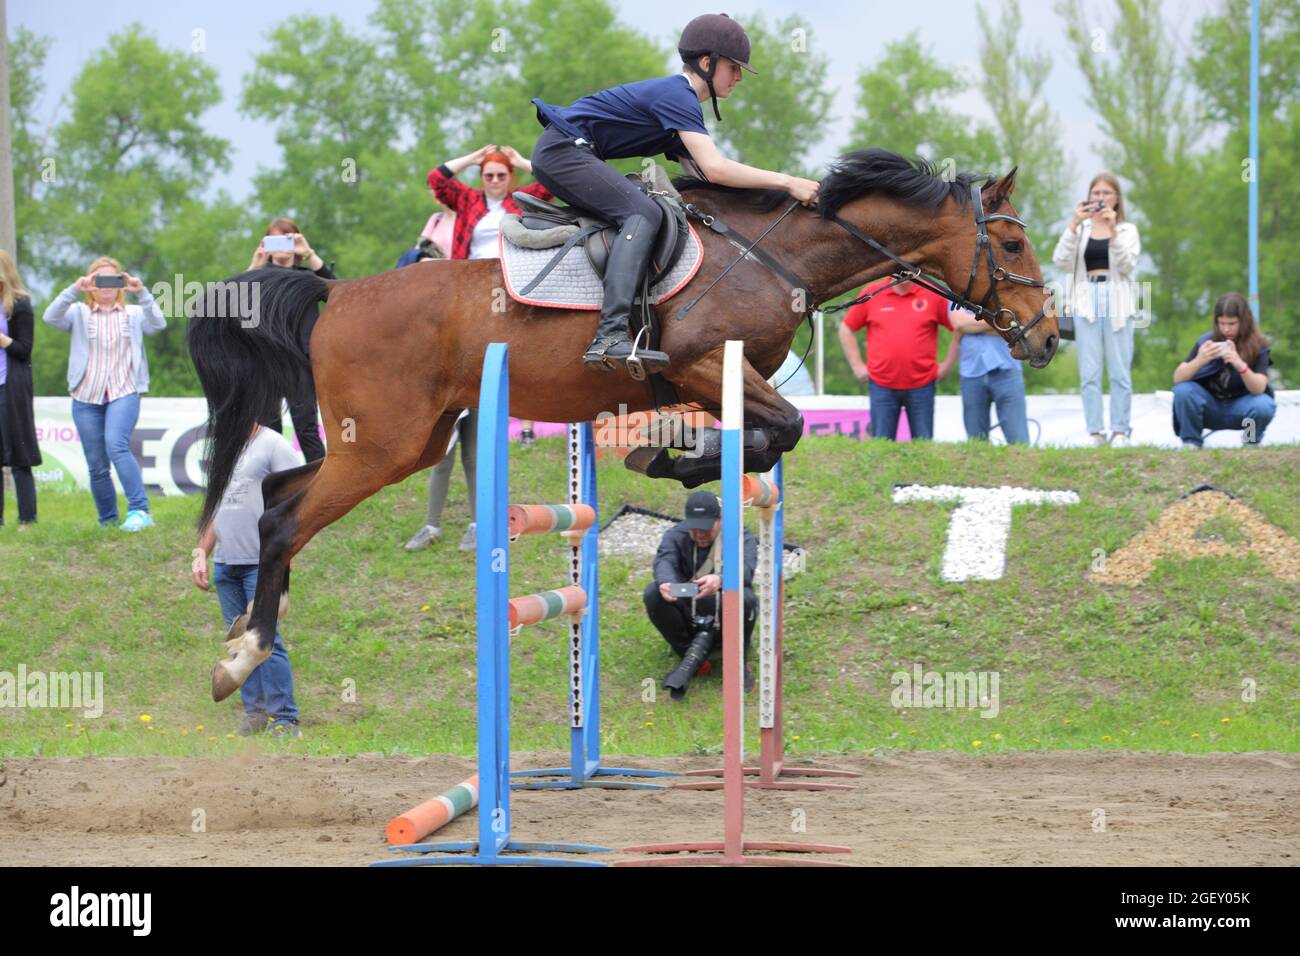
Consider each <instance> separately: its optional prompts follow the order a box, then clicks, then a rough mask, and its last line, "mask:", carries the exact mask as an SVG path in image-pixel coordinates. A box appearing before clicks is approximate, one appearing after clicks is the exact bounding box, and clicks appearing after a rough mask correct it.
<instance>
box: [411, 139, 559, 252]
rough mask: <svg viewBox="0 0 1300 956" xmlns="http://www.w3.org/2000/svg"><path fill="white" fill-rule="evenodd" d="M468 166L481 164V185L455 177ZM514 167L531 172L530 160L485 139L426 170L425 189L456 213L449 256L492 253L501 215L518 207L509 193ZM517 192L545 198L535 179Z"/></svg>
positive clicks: (495, 246)
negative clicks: (469, 183)
mask: <svg viewBox="0 0 1300 956" xmlns="http://www.w3.org/2000/svg"><path fill="white" fill-rule="evenodd" d="M469 166H479V167H481V168H480V171H479V174H480V175H481V176H482V178H483V188H482V189H472V188H471V187H469V186H466V185H465V184H464V183H462V182H460V181H459V180H458V179H456V174H457V173H459V172H461V171H462V170H463V169H466V168H467V167H469ZM515 169H522V170H523V171H524V172H526V173H529V174H531V173H532V171H533V164H532V163H531V162H529V161H528V160H527V159H525V158H524V157H523V156H520V155H519V153H517V152H516V151H515V150H514V149H512V148H511V147H509V146H500V147H498V146H496V145H495V144H489V145H487V146H482V147H480V148H478V149H476V150H475V151H474V152H472V153H469V154H468V155H465V156H461V157H460V158H459V159H451V160H448V161H447V162H445V163H443V164H442V165H441V166H439V167H438V168H437V169H431V170H430V171H429V188H430V189H432V190H433V194H434V196H435V197H437V200H438V202H440V203H442V204H443V205H444V206H446V207H447V209H449V210H450V211H451V212H454V213H455V214H456V227H455V230H454V231H453V232H452V237H451V257H452V258H453V259H495V258H497V256H498V254H499V253H498V249H497V236H498V235H500V232H501V217H502V215H504V214H505V213H508V212H510V213H515V214H516V215H518V214H520V213H521V212H522V210H520V208H519V206H518V205H517V204H516V203H515V200H514V197H513V196H512V195H511V194H512V193H513V192H514V191H515V173H514V171H515ZM521 191H522V192H526V193H528V194H529V195H530V196H537V197H538V198H539V199H545V200H548V201H549V200H550V199H551V194H550V193H549V192H548V191H547V189H546V187H545V186H543V185H542V184H541V183H532V184H530V185H528V186H525V187H524V188H523V189H522V190H521Z"/></svg>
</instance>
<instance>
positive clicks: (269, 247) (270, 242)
mask: <svg viewBox="0 0 1300 956" xmlns="http://www.w3.org/2000/svg"><path fill="white" fill-rule="evenodd" d="M262 248H263V249H265V250H266V251H267V252H293V236H263V237H262Z"/></svg>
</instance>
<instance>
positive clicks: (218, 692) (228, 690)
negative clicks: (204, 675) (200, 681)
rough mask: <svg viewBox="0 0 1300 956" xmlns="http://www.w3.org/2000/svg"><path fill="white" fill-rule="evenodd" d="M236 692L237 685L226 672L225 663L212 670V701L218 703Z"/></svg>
mask: <svg viewBox="0 0 1300 956" xmlns="http://www.w3.org/2000/svg"><path fill="white" fill-rule="evenodd" d="M237 690H239V684H238V682H236V680H235V679H234V678H233V677H231V676H230V672H229V671H227V670H226V664H225V661H222V662H221V663H219V664H217V666H216V667H214V668H212V699H213V700H214V701H216V702H217V703H220V702H221V701H223V700H225V699H226V698H227V697H229V696H230V695H231V694H233V693H234V692H235V691H237Z"/></svg>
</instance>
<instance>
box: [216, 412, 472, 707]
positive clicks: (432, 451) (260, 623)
mask: <svg viewBox="0 0 1300 956" xmlns="http://www.w3.org/2000/svg"><path fill="white" fill-rule="evenodd" d="M454 424H455V416H447V415H441V416H439V417H438V420H437V423H436V424H435V425H434V427H433V430H432V434H431V435H429V436H428V437H427V438H424V437H421V436H420V435H419V433H418V432H415V431H413V430H412V431H408V432H406V433H405V434H398V435H394V434H391V433H389V434H385V435H382V436H375V437H376V438H377V439H381V440H379V441H372V442H370V443H367V444H366V445H364V446H360V445H358V444H350V443H343V442H340V441H338V440H335V441H334V442H333V443H332V444H331V446H330V449H329V452H328V453H327V454H326V456H325V458H324V459H323V462H322V463H320V464H319V466H318V467H317V468H316V470H315V471H314V473H308V472H307V470H306V469H307V468H309V467H310V466H304V468H303V469H293V470H291V471H288V472H285V473H284V475H285V476H294V477H292V478H286V481H285V483H284V484H283V486H279V487H277V488H276V489H275V496H276V497H277V498H278V499H280V500H279V501H278V503H277V504H275V505H274V507H271V508H268V509H267V510H266V511H264V512H263V513H262V518H261V521H260V522H259V524H258V529H259V531H260V532H261V537H262V552H261V560H260V561H259V562H258V573H257V593H256V594H255V595H254V597H253V607H252V613H251V616H250V618H249V620H248V624H247V629H246V630H245V631H244V633H243V634H241V635H234V636H232V637H231V638H230V639H228V640H227V642H226V651H227V653H228V654H230V657H229V659H227V660H223V661H220V662H219V663H218V664H217V665H216V667H214V668H213V670H212V699H213V700H217V701H220V700H225V699H226V698H227V697H229V696H230V695H231V694H233V693H234V692H235V690H237V689H238V688H239V686H240V685H241V684H243V682H244V681H245V680H247V678H248V675H249V674H251V673H252V672H253V669H254V668H256V667H257V666H258V665H259V664H261V663H262V661H264V660H266V658H268V657H270V656H271V649H272V647H273V646H274V643H275V624H276V620H277V618H278V617H279V609H280V605H281V596H282V595H283V594H284V592H285V590H286V589H287V587H288V580H289V562H290V560H292V558H293V556H294V555H296V554H297V553H298V552H299V551H301V550H302V549H303V547H304V546H305V545H306V544H307V542H308V541H310V540H311V539H312V537H313V536H314V535H315V534H316V533H317V532H318V531H320V530H321V529H322V528H324V527H326V526H327V525H329V524H332V523H333V522H335V521H337V520H338V519H339V518H341V517H343V516H344V515H345V514H347V513H348V512H349V511H351V510H352V509H353V508H354V507H356V506H357V504H358V503H360V502H361V501H364V500H365V499H366V498H368V497H370V496H371V495H373V494H374V493H375V492H377V491H379V490H380V489H381V488H383V487H384V486H385V485H390V484H394V483H395V482H398V481H401V480H402V479H403V478H405V477H407V476H408V475H410V474H413V473H414V472H416V471H418V470H420V469H421V468H424V467H428V465H429V464H432V463H433V462H434V461H437V460H438V459H440V458H441V457H442V452H443V451H445V449H446V447H447V441H448V439H449V438H450V437H451V428H452V426H453V425H454ZM431 459H432V460H431ZM297 472H300V473H299V474H296V475H295V473H297Z"/></svg>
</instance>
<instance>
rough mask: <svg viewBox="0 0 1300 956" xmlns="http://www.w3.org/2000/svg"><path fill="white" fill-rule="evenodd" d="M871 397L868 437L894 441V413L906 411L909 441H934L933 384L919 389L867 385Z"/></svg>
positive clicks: (895, 434)
mask: <svg viewBox="0 0 1300 956" xmlns="http://www.w3.org/2000/svg"><path fill="white" fill-rule="evenodd" d="M867 386H868V388H867V391H868V394H869V395H870V396H871V437H872V438H888V439H889V440H890V441H894V439H895V437H896V436H897V435H898V413H899V410H900V409H903V408H906V409H907V426H908V428H909V429H911V432H912V437H913V438H933V437H934V390H935V389H934V382H931V383H930V384H929V385H922V386H921V387H920V388H885V387H884V386H883V385H877V384H876V383H875V382H871V381H868V383H867Z"/></svg>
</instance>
